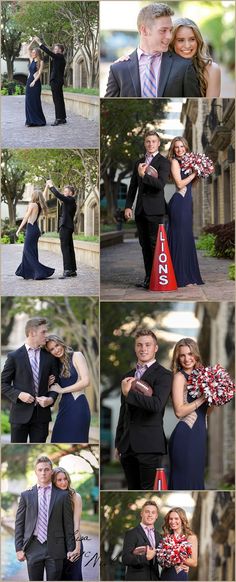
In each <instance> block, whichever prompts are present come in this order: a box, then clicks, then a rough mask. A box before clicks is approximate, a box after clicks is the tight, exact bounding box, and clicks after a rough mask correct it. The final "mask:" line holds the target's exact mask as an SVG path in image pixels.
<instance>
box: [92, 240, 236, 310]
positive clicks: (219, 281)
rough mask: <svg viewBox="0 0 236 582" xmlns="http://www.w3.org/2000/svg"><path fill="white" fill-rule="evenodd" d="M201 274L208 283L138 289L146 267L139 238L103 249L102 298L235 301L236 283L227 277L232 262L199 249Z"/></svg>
mask: <svg viewBox="0 0 236 582" xmlns="http://www.w3.org/2000/svg"><path fill="white" fill-rule="evenodd" d="M198 260H199V266H200V271H201V275H202V278H203V281H204V282H205V285H201V286H194V287H181V288H179V289H178V290H177V291H171V292H168V293H167V292H166V293H164V292H153V291H146V290H142V289H138V288H136V287H135V283H138V282H140V281H143V279H144V267H143V261H142V254H141V248H140V246H139V243H138V241H137V239H127V240H125V241H124V242H123V243H122V244H118V245H114V246H113V247H107V248H104V249H101V289H100V298H101V300H105V301H110V300H115V301H122V300H123V301H129V300H130V301H133V300H137V301H178V300H184V301H186V300H189V301H222V300H223V301H234V294H235V283H234V281H230V280H229V279H228V267H229V265H230V264H232V263H233V261H227V260H225V259H215V258H212V257H204V251H198Z"/></svg>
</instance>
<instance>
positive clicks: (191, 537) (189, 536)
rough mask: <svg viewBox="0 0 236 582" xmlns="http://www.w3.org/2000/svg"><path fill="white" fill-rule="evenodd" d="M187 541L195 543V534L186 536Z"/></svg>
mask: <svg viewBox="0 0 236 582" xmlns="http://www.w3.org/2000/svg"><path fill="white" fill-rule="evenodd" d="M188 541H189V542H190V543H193V542H197V536H196V534H195V533H191V534H189V535H188Z"/></svg>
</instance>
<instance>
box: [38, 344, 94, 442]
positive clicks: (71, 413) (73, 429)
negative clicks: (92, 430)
mask: <svg viewBox="0 0 236 582" xmlns="http://www.w3.org/2000/svg"><path fill="white" fill-rule="evenodd" d="M46 348H47V350H48V351H49V352H50V353H51V354H52V355H53V356H55V357H56V358H59V360H60V362H61V365H60V385H59V384H53V390H54V391H55V392H58V394H61V395H62V397H61V401H60V404H59V410H58V414H57V417H56V421H55V424H54V427H53V431H52V438H51V442H52V443H88V442H89V426H90V418H91V415H90V409H89V405H88V401H87V398H86V396H85V393H84V389H85V388H87V386H88V385H89V372H88V366H87V363H86V360H85V357H84V356H83V354H82V353H81V352H73V350H72V349H71V348H70V347H68V346H67V345H66V344H65V343H64V342H63V341H62V340H61V339H60V338H59V337H58V336H57V335H49V336H48V338H47V342H46ZM51 390H52V386H51Z"/></svg>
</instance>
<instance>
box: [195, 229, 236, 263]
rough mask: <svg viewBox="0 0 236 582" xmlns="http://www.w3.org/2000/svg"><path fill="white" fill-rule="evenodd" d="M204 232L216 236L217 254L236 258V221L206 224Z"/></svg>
mask: <svg viewBox="0 0 236 582" xmlns="http://www.w3.org/2000/svg"><path fill="white" fill-rule="evenodd" d="M203 234H211V235H213V236H215V243H214V244H215V254H214V255H211V256H215V257H218V258H223V259H234V254H235V221H234V220H232V221H231V222H228V223H227V224H217V225H210V226H206V227H205V228H204V229H203Z"/></svg>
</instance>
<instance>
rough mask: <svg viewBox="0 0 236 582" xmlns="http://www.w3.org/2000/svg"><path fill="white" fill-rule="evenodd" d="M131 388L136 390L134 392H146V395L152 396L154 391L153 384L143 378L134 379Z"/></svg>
mask: <svg viewBox="0 0 236 582" xmlns="http://www.w3.org/2000/svg"><path fill="white" fill-rule="evenodd" d="M131 390H134V392H139V394H144V395H145V396H152V393H153V389H152V388H151V386H149V384H147V382H144V380H142V378H141V380H137V379H135V380H133V382H132V384H131Z"/></svg>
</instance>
